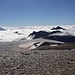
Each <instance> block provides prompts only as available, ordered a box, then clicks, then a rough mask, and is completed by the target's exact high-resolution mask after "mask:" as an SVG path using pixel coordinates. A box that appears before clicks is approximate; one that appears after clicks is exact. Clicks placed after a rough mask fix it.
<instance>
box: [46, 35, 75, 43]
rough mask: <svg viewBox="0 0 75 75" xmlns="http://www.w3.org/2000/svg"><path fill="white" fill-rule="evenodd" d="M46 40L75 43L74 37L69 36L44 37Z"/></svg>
mask: <svg viewBox="0 0 75 75" xmlns="http://www.w3.org/2000/svg"><path fill="white" fill-rule="evenodd" d="M46 39H52V40H58V41H62V42H75V36H70V35H66V36H57V35H52V36H48V37H46Z"/></svg>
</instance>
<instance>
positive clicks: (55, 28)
mask: <svg viewBox="0 0 75 75" xmlns="http://www.w3.org/2000/svg"><path fill="white" fill-rule="evenodd" d="M58 29H62V30H66V29H65V28H62V27H60V26H57V27H54V28H52V29H51V30H58Z"/></svg>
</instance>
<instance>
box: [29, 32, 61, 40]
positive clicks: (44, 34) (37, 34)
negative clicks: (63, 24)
mask: <svg viewBox="0 0 75 75" xmlns="http://www.w3.org/2000/svg"><path fill="white" fill-rule="evenodd" d="M55 33H62V32H61V31H52V32H46V31H39V32H35V31H33V33H31V34H30V35H29V36H34V37H33V39H36V38H46V37H48V36H49V35H50V34H55Z"/></svg>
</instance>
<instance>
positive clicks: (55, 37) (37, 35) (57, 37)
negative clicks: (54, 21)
mask: <svg viewBox="0 0 75 75" xmlns="http://www.w3.org/2000/svg"><path fill="white" fill-rule="evenodd" d="M55 33H62V32H61V31H52V32H46V31H39V32H35V31H34V32H33V33H31V34H30V35H29V36H33V39H36V38H44V39H52V40H57V41H61V42H75V36H72V35H62V36H60V35H51V34H55Z"/></svg>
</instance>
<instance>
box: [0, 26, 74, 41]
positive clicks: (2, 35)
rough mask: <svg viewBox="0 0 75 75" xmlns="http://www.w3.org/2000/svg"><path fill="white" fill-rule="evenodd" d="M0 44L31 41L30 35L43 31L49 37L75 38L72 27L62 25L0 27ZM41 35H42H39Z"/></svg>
mask: <svg viewBox="0 0 75 75" xmlns="http://www.w3.org/2000/svg"><path fill="white" fill-rule="evenodd" d="M0 28H1V29H3V30H0V42H9V41H17V40H20V39H23V38H25V39H26V40H29V39H32V38H33V37H34V35H33V36H29V35H30V34H31V33H33V31H34V32H39V31H44V32H48V33H50V35H48V36H51V35H54V36H55V35H59V36H62V35H64V36H65V35H66V36H67V35H72V36H75V26H74V25H62V26H59V27H57V26H19V27H0ZM38 35H39V34H38ZM41 35H43V34H41Z"/></svg>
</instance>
